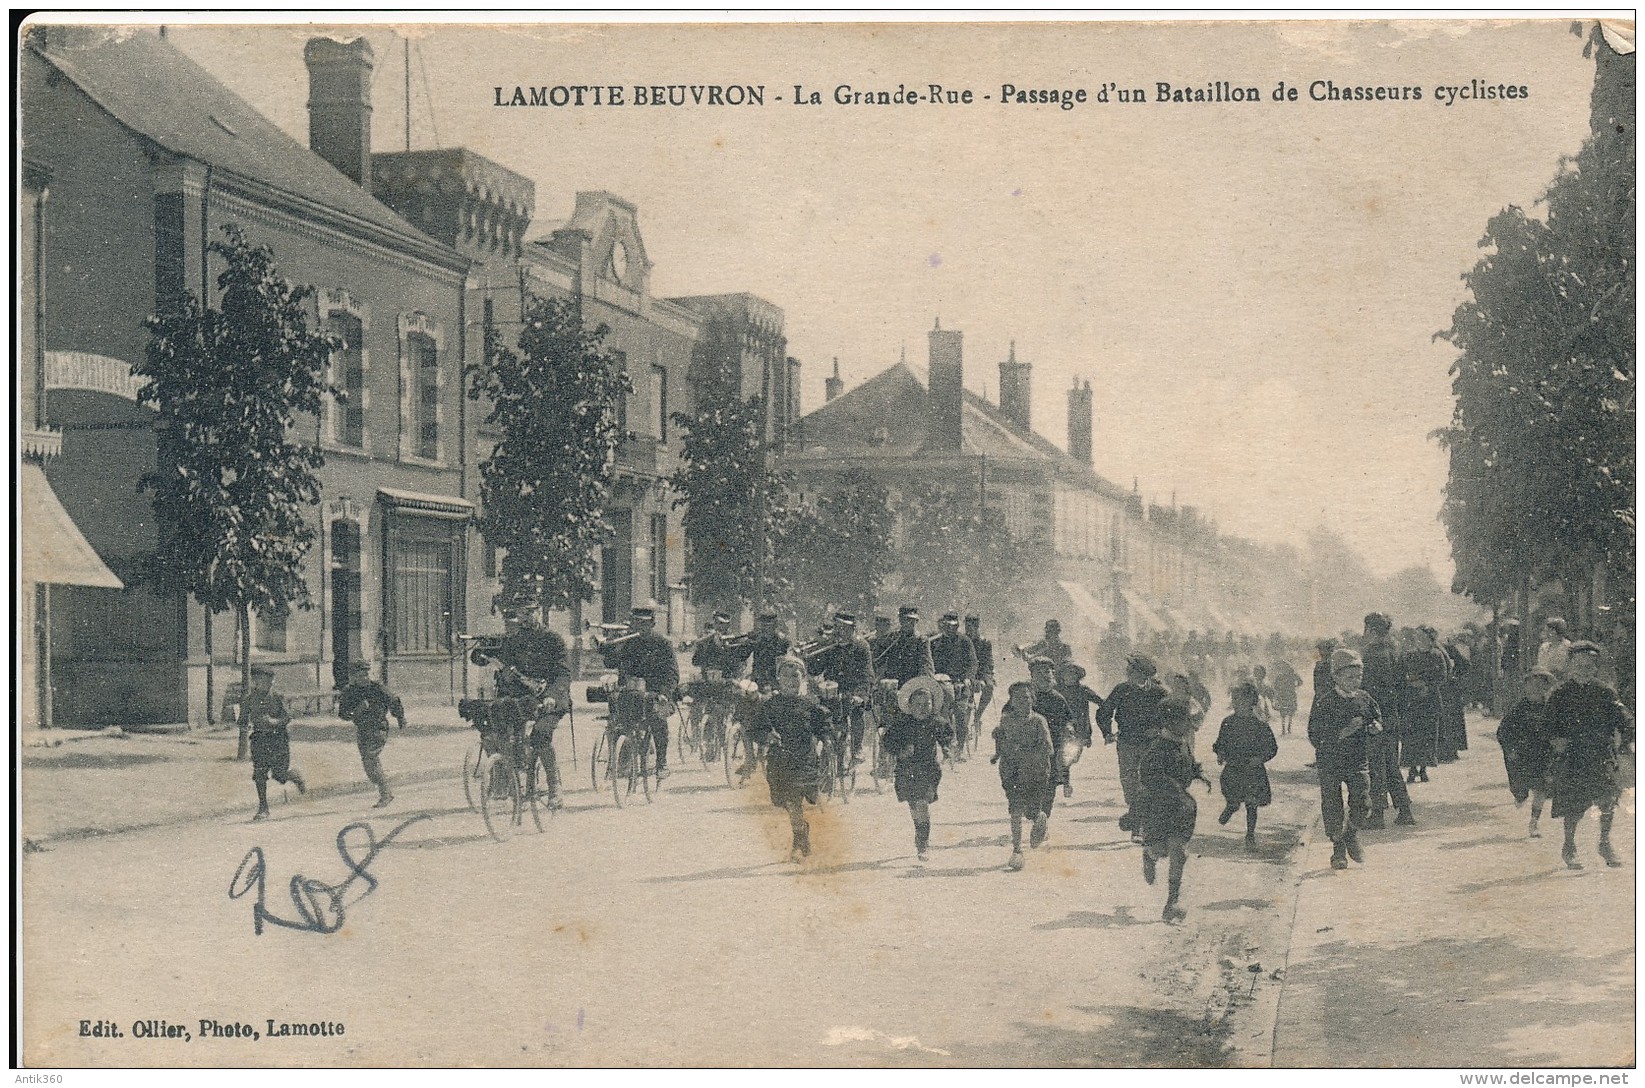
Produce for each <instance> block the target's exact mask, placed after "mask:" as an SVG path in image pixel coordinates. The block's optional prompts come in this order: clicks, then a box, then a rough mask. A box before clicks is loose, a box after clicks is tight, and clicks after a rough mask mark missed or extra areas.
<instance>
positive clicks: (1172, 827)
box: [1138, 714, 1200, 922]
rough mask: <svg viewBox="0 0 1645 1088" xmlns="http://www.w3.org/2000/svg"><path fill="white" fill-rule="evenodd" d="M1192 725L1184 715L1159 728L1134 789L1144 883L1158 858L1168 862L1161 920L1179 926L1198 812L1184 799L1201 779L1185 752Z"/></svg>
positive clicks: (1190, 799)
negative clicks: (1138, 804) (1138, 799)
mask: <svg viewBox="0 0 1645 1088" xmlns="http://www.w3.org/2000/svg"><path fill="white" fill-rule="evenodd" d="M1193 736H1194V722H1193V719H1192V717H1191V716H1189V715H1187V714H1179V715H1173V716H1170V717H1168V718H1166V720H1165V721H1164V722H1163V723H1162V725H1161V728H1160V733H1159V735H1158V736H1156V737H1155V738H1154V739H1153V740H1151V741H1150V742H1149V743H1148V748H1147V750H1146V751H1144V752H1143V754H1142V766H1141V768H1140V770H1139V773H1138V778H1139V782H1138V789H1139V790H1140V792H1141V807H1142V812H1141V816H1142V820H1141V824H1142V878H1143V879H1144V880H1146V881H1147V882H1148V883H1150V884H1152V883H1153V882H1154V866H1155V863H1156V862H1158V861H1159V859H1160V858H1170V859H1171V874H1170V878H1169V880H1170V883H1169V885H1168V891H1167V895H1166V900H1165V910H1164V911H1163V912H1162V913H1161V915H1160V917H1161V918H1162V919H1164V920H1165V921H1167V922H1180V921H1182V919H1184V918H1186V917H1188V912H1187V911H1185V910H1183V909H1182V908H1181V907H1179V906H1177V899H1178V898H1179V897H1180V896H1181V894H1182V875H1183V871H1184V870H1185V869H1186V868H1187V867H1188V840H1189V839H1191V838H1193V837H1194V824H1195V822H1196V821H1197V819H1198V817H1199V806H1198V805H1197V804H1195V803H1194V798H1193V797H1192V796H1190V795H1189V793H1188V784H1189V783H1190V782H1192V781H1194V779H1196V778H1199V777H1200V766H1199V764H1198V763H1195V762H1194V757H1193V754H1192V752H1191V751H1190V749H1189V745H1190V743H1192V741H1193Z"/></svg>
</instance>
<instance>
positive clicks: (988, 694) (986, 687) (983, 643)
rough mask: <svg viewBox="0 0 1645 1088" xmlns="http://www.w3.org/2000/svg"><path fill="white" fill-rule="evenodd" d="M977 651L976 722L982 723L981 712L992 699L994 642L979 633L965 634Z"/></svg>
mask: <svg viewBox="0 0 1645 1088" xmlns="http://www.w3.org/2000/svg"><path fill="white" fill-rule="evenodd" d="M965 637H966V638H968V639H970V640H971V646H972V648H973V649H975V650H976V651H977V723H978V725H979V726H980V725H981V723H982V712H983V711H985V710H987V709H988V704H989V703H991V702H993V701H994V643H993V641H992V640H990V639H986V638H983V637H982V636H981V635H972V634H969V633H968V634H967V635H966V636H965Z"/></svg>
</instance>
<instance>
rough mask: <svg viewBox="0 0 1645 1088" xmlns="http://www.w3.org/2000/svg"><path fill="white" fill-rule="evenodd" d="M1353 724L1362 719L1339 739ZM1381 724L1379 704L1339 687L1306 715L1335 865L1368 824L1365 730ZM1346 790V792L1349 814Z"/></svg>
mask: <svg viewBox="0 0 1645 1088" xmlns="http://www.w3.org/2000/svg"><path fill="white" fill-rule="evenodd" d="M1355 718H1358V719H1360V724H1359V726H1358V727H1357V728H1355V729H1354V731H1353V732H1351V733H1349V735H1348V736H1347V737H1342V736H1339V734H1340V733H1341V732H1342V731H1343V730H1345V729H1347V728H1348V727H1349V726H1350V725H1351V724H1352V723H1353V720H1354V719H1355ZM1381 718H1382V713H1381V711H1379V710H1378V709H1377V704H1376V700H1375V699H1372V698H1371V696H1369V695H1368V694H1366V693H1365V692H1364V691H1353V692H1344V691H1342V690H1341V689H1340V688H1338V687H1337V686H1336V684H1335V683H1332V684H1331V685H1330V686H1329V687H1327V688H1326V689H1325V690H1324V691H1323V692H1321V693H1320V694H1319V695H1318V696H1317V697H1316V698H1315V699H1314V706H1313V709H1312V710H1310V711H1309V712H1308V743H1310V744H1312V745H1313V746H1314V762H1315V770H1316V771H1317V772H1318V778H1319V796H1320V811H1321V814H1322V815H1323V816H1324V818H1325V834H1326V835H1327V836H1329V837H1330V839H1331V841H1332V842H1334V843H1336V844H1337V848H1336V855H1335V857H1334V858H1333V863H1334V862H1335V860H1336V858H1339V857H1341V856H1342V852H1343V850H1344V849H1345V846H1346V844H1347V843H1349V842H1351V841H1354V840H1355V839H1356V833H1357V832H1358V831H1359V829H1360V828H1361V827H1362V826H1364V824H1365V818H1366V812H1367V808H1368V806H1369V798H1368V795H1369V794H1370V792H1371V769H1370V764H1369V762H1368V757H1367V754H1366V748H1367V740H1368V733H1367V730H1368V729H1369V728H1370V726H1371V723H1373V722H1380V721H1381ZM1344 789H1346V790H1347V791H1348V807H1347V809H1346V810H1344V808H1343V799H1342V791H1343V790H1344Z"/></svg>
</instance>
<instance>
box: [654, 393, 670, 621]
mask: <svg viewBox="0 0 1645 1088" xmlns="http://www.w3.org/2000/svg"><path fill="white" fill-rule="evenodd" d="M651 420H652V433H653V434H655V435H656V436H657V441H658V442H662V443H664V444H666V443H667V442H668V368H667V367H664V366H658V365H657V364H655V363H653V364H651ZM659 599H660V598H659Z"/></svg>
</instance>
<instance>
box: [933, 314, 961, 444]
mask: <svg viewBox="0 0 1645 1088" xmlns="http://www.w3.org/2000/svg"><path fill="white" fill-rule="evenodd" d="M928 335H929V337H930V341H931V356H930V363H929V367H928V382H929V384H928V388H929V390H930V394H929V403H930V406H931V413H930V420H929V423H928V424H927V430H926V439H925V444H926V447H927V448H928V449H936V450H943V451H947V452H952V453H958V452H959V451H960V448H961V446H962V444H963V443H962V441H961V438H960V435H961V430H960V419H961V413H962V412H963V410H964V404H965V393H964V389H965V362H964V357H963V342H964V340H965V334H964V333H962V332H958V331H956V330H953V329H944V328H943V327H942V322H941V321H938V322H937V325H936V328H934V329H932V330H931V332H930V333H929V334H928Z"/></svg>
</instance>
